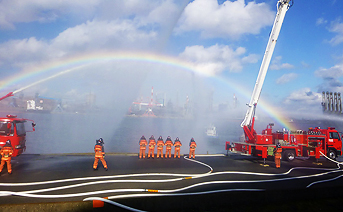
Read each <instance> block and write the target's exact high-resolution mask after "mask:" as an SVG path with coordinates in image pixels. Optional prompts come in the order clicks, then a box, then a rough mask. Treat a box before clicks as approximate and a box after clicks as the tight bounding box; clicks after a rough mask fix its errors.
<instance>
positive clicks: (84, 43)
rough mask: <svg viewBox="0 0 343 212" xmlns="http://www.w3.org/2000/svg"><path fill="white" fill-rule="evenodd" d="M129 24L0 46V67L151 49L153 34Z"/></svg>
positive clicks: (99, 24) (95, 24)
mask: <svg viewBox="0 0 343 212" xmlns="http://www.w3.org/2000/svg"><path fill="white" fill-rule="evenodd" d="M135 24H136V23H135V22H133V21H131V20H123V21H118V20H114V21H88V22H86V23H84V24H80V25H77V26H75V27H72V28H69V29H67V30H65V31H63V32H61V33H60V34H59V35H58V36H57V37H56V38H54V39H52V40H49V41H47V40H37V39H36V38H34V37H32V38H29V39H22V40H10V41H8V42H5V43H2V44H0V63H11V64H12V65H14V66H20V67H22V66H23V64H26V63H29V62H30V63H34V62H36V61H44V60H50V59H58V58H60V57H63V56H67V55H71V54H75V53H85V51H96V50H99V49H101V50H113V49H115V50H117V51H118V50H121V49H126V50H129V49H133V48H135V49H138V50H139V49H148V48H150V49H151V46H152V45H153V43H154V41H155V40H156V37H157V36H156V32H154V31H145V30H140V29H139V26H137V25H135Z"/></svg>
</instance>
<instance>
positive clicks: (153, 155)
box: [148, 146, 155, 158]
mask: <svg viewBox="0 0 343 212" xmlns="http://www.w3.org/2000/svg"><path fill="white" fill-rule="evenodd" d="M154 152H155V146H149V152H148V158H150V156H151V157H153V158H154V157H155V154H154Z"/></svg>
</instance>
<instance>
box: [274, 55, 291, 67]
mask: <svg viewBox="0 0 343 212" xmlns="http://www.w3.org/2000/svg"><path fill="white" fill-rule="evenodd" d="M281 60H282V57H281V56H277V57H275V59H274V60H273V61H272V62H271V65H270V70H281V69H292V68H294V66H293V65H292V64H289V63H281Z"/></svg>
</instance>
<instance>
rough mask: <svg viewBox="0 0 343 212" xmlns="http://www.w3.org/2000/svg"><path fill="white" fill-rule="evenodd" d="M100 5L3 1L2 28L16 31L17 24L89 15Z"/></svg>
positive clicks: (93, 0) (86, 0)
mask: <svg viewBox="0 0 343 212" xmlns="http://www.w3.org/2000/svg"><path fill="white" fill-rule="evenodd" d="M98 4H99V0H73V1H70V0H59V1H45V0H25V1H21V0H3V1H0V28H3V29H15V24H16V23H29V22H51V21H54V20H56V19H57V18H59V17H61V16H67V15H70V13H77V14H78V15H81V14H87V13H91V11H94V10H95V9H96V6H97V5H98ZM91 14H92V13H91Z"/></svg>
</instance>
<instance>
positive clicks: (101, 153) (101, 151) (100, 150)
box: [93, 138, 108, 171]
mask: <svg viewBox="0 0 343 212" xmlns="http://www.w3.org/2000/svg"><path fill="white" fill-rule="evenodd" d="M94 152H95V160H94V164H93V169H94V170H98V163H99V160H101V162H102V165H103V166H104V168H105V170H106V171H107V170H108V168H107V164H106V161H105V159H104V157H105V148H104V140H103V139H102V138H100V139H99V140H96V143H95V146H94Z"/></svg>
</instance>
